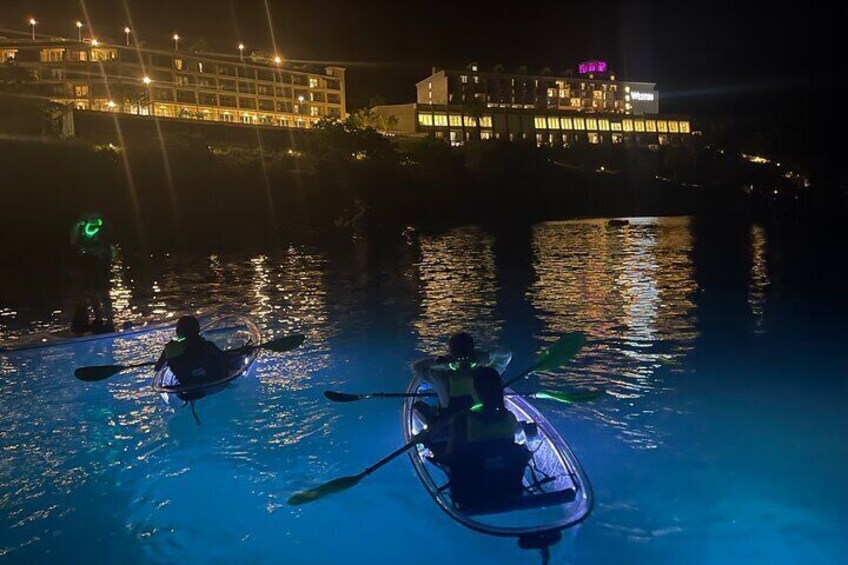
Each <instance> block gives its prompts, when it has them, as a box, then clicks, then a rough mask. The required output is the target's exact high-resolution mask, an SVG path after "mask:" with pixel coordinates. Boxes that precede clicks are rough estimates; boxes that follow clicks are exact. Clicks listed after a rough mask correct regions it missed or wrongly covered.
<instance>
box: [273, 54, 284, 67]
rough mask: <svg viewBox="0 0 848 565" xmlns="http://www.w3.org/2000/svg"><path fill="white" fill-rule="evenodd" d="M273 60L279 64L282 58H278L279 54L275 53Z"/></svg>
mask: <svg viewBox="0 0 848 565" xmlns="http://www.w3.org/2000/svg"><path fill="white" fill-rule="evenodd" d="M274 62H275V63H276V64H278V65H279V64H280V63H282V62H283V60H282V59H281V58H280V56H279V55H277V56H276V57H274Z"/></svg>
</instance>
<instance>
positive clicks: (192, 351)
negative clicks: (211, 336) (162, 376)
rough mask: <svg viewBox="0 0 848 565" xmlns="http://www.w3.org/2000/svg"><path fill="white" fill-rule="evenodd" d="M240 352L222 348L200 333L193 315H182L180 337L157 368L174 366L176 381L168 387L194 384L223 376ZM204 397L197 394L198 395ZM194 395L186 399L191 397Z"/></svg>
mask: <svg viewBox="0 0 848 565" xmlns="http://www.w3.org/2000/svg"><path fill="white" fill-rule="evenodd" d="M238 359H239V357H238V356H237V355H229V354H227V353H225V352H223V351H221V350H220V349H219V348H218V346H217V345H215V344H214V343H212V342H211V341H209V340H207V339H204V338H203V337H202V336H201V335H200V322H198V321H197V318H195V317H194V316H183V317H182V318H180V319H179V320H178V321H177V337H176V339H173V340H171V341H170V342H168V344H167V345H165V349H164V350H163V351H162V354H161V355H160V356H159V360H158V361H156V365H155V369H156V370H157V371H158V370H160V369H162V368H163V367H164V366H165V365H168V367H169V368H170V369H171V373H173V375H174V379H175V381H174V382H169V383H163V384H166V385H168V386H193V385H199V384H203V383H209V382H215V381H217V380H220V379H221V378H223V377H224V376H225V375H226V374H227V371H228V370H229V369H230V368H231V367H232V364H233V362H235V361H237V360H238ZM199 396H202V395H198V396H197V397H199ZM191 399H192V398H183V400H191Z"/></svg>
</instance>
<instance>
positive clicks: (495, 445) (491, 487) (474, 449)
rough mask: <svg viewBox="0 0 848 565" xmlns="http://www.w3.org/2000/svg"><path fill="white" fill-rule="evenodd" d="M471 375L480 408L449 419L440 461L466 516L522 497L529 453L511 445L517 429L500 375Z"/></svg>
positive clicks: (484, 370)
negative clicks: (448, 472) (466, 513)
mask: <svg viewBox="0 0 848 565" xmlns="http://www.w3.org/2000/svg"><path fill="white" fill-rule="evenodd" d="M472 373H473V375H472V383H473V393H474V397H475V399H476V400H477V401H478V403H477V404H476V405H475V406H474V407H473V408H472V409H470V410H466V411H463V412H461V413H459V414H457V415H455V416H454V417H453V421H452V422H451V426H450V434H449V436H448V445H447V449H446V451H445V453H444V455H443V456H442V457H441V459H442V460H443V461H444V462H445V463H446V464H447V465H448V467H449V469H450V488H451V499H452V500H453V502H454V504H455V505H456V506H457V507H458V508H464V509H466V510H469V511H470V510H475V509H476V510H478V511H484V510H485V509H493V508H499V507H503V506H508V505H509V504H513V503H515V502H516V501H517V500H518V499H519V498H520V497H521V496H522V491H523V481H522V479H523V477H524V470H525V468H526V466H527V462H528V460H529V458H530V452H529V451H528V450H527V448H526V447H525V446H523V445H518V444H516V443H515V435H516V433H517V432H518V431H520V429H521V426H520V425H519V423H518V420H517V419H516V418H515V416H514V415H513V414H512V412H510V411H509V410H507V409H506V407H505V405H504V396H503V383H502V382H501V377H500V375H499V374H498V372H497V371H496V370H495V369H493V368H491V367H478V368H476V369H474V370H473V372H472Z"/></svg>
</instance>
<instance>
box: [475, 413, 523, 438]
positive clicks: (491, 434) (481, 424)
mask: <svg viewBox="0 0 848 565" xmlns="http://www.w3.org/2000/svg"><path fill="white" fill-rule="evenodd" d="M517 427H518V420H516V419H515V416H514V415H513V414H512V412H510V411H508V410H504V411H502V412H500V413H499V414H498V417H497V418H493V419H490V418H486V417H485V416H484V415H483V414H482V413H478V412H469V413H468V417H467V418H466V430H465V431H466V436H465V437H466V439H467V440H468V443H476V442H481V441H490V440H513V439H515V429H516V428H517Z"/></svg>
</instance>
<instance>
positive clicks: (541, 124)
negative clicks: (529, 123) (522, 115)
mask: <svg viewBox="0 0 848 565" xmlns="http://www.w3.org/2000/svg"><path fill="white" fill-rule="evenodd" d="M533 122H534V123H535V125H536V129H547V127H548V126H547V120H545V117H544V116H536V118H534V120H533Z"/></svg>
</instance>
